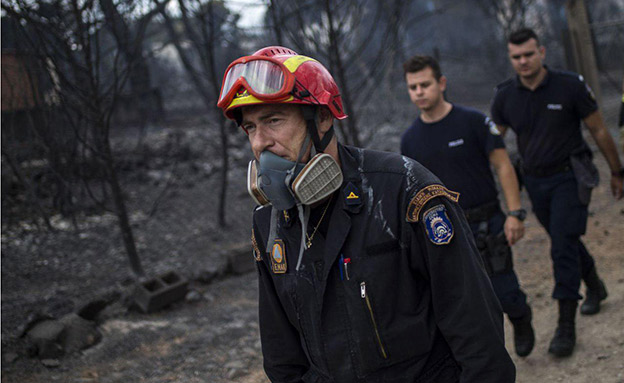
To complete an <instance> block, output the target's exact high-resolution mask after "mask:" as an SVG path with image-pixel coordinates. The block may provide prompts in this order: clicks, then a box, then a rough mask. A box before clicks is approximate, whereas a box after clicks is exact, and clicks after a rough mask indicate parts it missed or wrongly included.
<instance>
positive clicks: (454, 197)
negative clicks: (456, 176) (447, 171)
mask: <svg viewBox="0 0 624 383" xmlns="http://www.w3.org/2000/svg"><path fill="white" fill-rule="evenodd" d="M439 196H443V197H446V198H448V199H450V200H451V201H453V202H457V201H459V193H457V192H454V191H451V190H448V189H447V188H445V187H444V186H442V185H429V186H427V187H425V188H423V189H422V190H420V191H419V192H418V193H417V194H416V195H415V196H414V198H412V200H411V201H410V203H409V206H408V207H407V215H406V216H405V220H406V221H407V222H418V219H419V218H418V217H419V215H420V211H421V210H422V208H423V207H425V205H426V204H427V202H429V200H431V199H432V198H435V197H439Z"/></svg>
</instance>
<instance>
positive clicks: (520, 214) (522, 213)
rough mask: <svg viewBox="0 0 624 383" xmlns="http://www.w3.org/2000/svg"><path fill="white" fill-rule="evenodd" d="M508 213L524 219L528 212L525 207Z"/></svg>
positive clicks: (521, 219)
mask: <svg viewBox="0 0 624 383" xmlns="http://www.w3.org/2000/svg"><path fill="white" fill-rule="evenodd" d="M507 215H510V216H512V217H516V218H518V219H519V220H520V221H524V220H525V219H526V216H527V212H526V210H524V209H518V210H512V211H510V212H509V213H507Z"/></svg>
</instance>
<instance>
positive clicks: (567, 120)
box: [492, 68, 598, 300]
mask: <svg viewBox="0 0 624 383" xmlns="http://www.w3.org/2000/svg"><path fill="white" fill-rule="evenodd" d="M597 109H598V106H597V104H596V101H595V99H594V96H593V94H592V92H591V89H590V88H589V87H588V86H587V84H585V82H584V81H583V78H582V77H581V76H579V75H578V74H575V73H571V72H561V71H555V70H551V69H548V68H547V73H546V77H544V80H543V81H542V83H541V84H540V85H539V86H538V87H537V88H536V89H535V90H533V91H531V90H530V89H528V88H526V87H524V86H523V85H522V83H521V82H520V80H519V79H517V78H513V79H510V80H508V81H506V82H503V83H502V84H500V85H498V86H497V88H496V95H495V96H494V100H493V102H492V119H493V120H494V122H495V123H496V124H498V125H502V126H509V127H511V129H512V130H513V131H514V132H515V133H516V135H517V136H518V149H519V152H520V155H521V157H522V160H523V169H524V173H525V175H524V182H525V185H526V188H527V191H528V192H529V197H530V198H531V202H532V204H533V210H534V212H535V215H536V216H537V218H538V219H539V221H540V223H541V224H542V225H543V226H544V228H545V229H546V231H547V232H548V234H549V235H550V238H551V241H552V246H551V257H552V260H553V264H554V274H555V288H554V291H553V298H555V299H559V300H568V299H571V300H576V299H580V298H581V296H580V295H579V292H578V291H579V287H580V281H581V277H583V278H585V277H586V276H587V274H588V273H589V272H590V271H591V269H592V268H593V267H594V260H593V259H592V257H591V255H590V254H589V253H588V252H587V249H586V248H585V246H584V245H583V243H582V242H581V240H580V237H581V235H583V234H584V233H585V228H586V225H587V206H588V204H589V196H590V194H589V192H590V191H591V189H590V188H591V186H592V185H586V184H585V182H586V181H587V179H591V178H593V179H595V181H596V182H597V171H596V169H595V167H593V165H592V163H591V151H590V150H589V147H588V146H587V143H586V142H585V140H584V139H583V136H582V133H581V125H580V124H581V120H582V119H584V118H585V117H587V116H589V115H590V114H591V113H593V112H595V111H596V110H597ZM581 173H586V174H585V175H582V176H581ZM575 174H576V177H575ZM588 176H589V177H588ZM577 177H578V179H579V180H582V181H583V182H579V181H578V180H577ZM593 186H595V185H593Z"/></svg>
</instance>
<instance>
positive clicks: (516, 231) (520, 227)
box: [505, 189, 621, 246]
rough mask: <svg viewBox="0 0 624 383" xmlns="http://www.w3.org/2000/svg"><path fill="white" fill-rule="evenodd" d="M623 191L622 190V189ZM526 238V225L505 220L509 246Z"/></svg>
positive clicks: (510, 219) (512, 220)
mask: <svg viewBox="0 0 624 383" xmlns="http://www.w3.org/2000/svg"><path fill="white" fill-rule="evenodd" d="M620 191H621V189H620ZM523 236H524V224H523V223H522V221H520V220H519V219H518V218H516V217H512V216H508V217H507V219H506V220H505V237H506V238H507V242H508V243H509V246H511V245H513V244H514V243H516V242H518V241H519V240H520V238H522V237H523Z"/></svg>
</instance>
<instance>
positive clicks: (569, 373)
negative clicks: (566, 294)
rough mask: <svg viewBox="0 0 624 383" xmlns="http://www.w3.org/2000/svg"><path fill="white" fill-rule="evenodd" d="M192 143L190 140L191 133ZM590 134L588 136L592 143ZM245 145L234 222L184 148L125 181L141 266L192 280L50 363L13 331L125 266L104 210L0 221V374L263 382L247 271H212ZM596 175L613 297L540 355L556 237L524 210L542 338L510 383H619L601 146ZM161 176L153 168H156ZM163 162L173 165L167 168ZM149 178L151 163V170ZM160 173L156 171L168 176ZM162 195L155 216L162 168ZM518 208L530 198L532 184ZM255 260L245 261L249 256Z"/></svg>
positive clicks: (612, 226) (229, 234)
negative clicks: (569, 337)
mask: <svg viewBox="0 0 624 383" xmlns="http://www.w3.org/2000/svg"><path fill="white" fill-rule="evenodd" d="M189 142H190V144H189V145H191V150H190V152H191V153H195V152H196V151H200V150H201V148H195V149H193V147H192V144H193V143H195V144H198V143H199V142H205V141H200V140H197V139H190V141H189ZM590 142H592V141H591V140H590ZM242 156H243V154H241V155H239V158H238V159H236V158H235V162H236V161H238V163H239V165H243V166H238V167H237V168H236V170H234V171H232V174H231V178H230V181H231V182H230V192H229V194H228V218H229V225H228V226H227V227H220V226H219V225H218V224H217V222H216V221H215V219H214V217H215V216H216V195H217V191H218V176H217V174H216V170H215V169H214V168H213V166H214V164H215V163H216V162H214V161H213V162H210V161H209V160H207V159H205V158H202V157H193V156H191V159H190V160H188V159H187V160H185V161H183V162H180V163H178V164H177V165H176V168H175V169H174V168H173V165H172V163H163V164H161V166H158V167H156V166H154V167H152V168H151V169H148V170H151V171H152V173H149V174H150V175H148V176H146V177H143V178H137V179H134V180H133V179H130V178H132V177H130V176H127V177H128V178H127V179H126V180H125V182H126V186H130V188H127V189H126V190H128V192H129V193H130V197H131V198H130V199H131V201H132V203H131V212H132V217H133V219H132V222H133V227H134V228H135V235H136V237H137V242H138V246H139V251H140V254H141V259H142V262H143V266H144V267H145V269H146V273H147V274H148V276H149V275H157V274H160V273H163V272H165V271H169V270H175V271H176V272H178V273H179V274H181V275H183V276H184V277H186V278H188V279H189V280H190V285H189V287H190V289H191V291H192V292H193V293H192V294H190V295H189V296H188V299H187V300H184V301H181V302H179V303H176V304H174V305H172V306H170V307H168V308H166V309H164V310H162V311H159V312H156V313H153V314H142V313H139V312H137V311H135V310H128V309H127V308H126V306H124V305H123V304H122V303H123V299H121V300H118V301H117V302H116V303H114V304H112V305H111V306H109V307H108V308H107V309H106V310H105V311H104V312H102V314H101V315H100V317H99V318H100V322H99V324H98V328H99V331H100V332H101V334H102V339H101V341H100V342H99V343H98V344H96V345H95V346H93V347H91V348H89V349H86V350H84V351H82V352H79V353H75V354H71V355H66V356H64V357H63V358H61V359H59V362H60V363H59V365H58V366H57V367H52V368H49V367H45V366H44V365H43V364H42V363H41V361H40V360H39V359H37V358H33V357H29V356H28V352H27V350H26V346H25V340H24V338H19V337H18V335H19V333H20V330H21V327H23V326H24V325H25V323H26V321H27V319H26V318H27V317H28V315H29V313H35V312H40V313H47V314H49V315H51V316H54V317H60V316H61V315H64V314H66V313H69V312H72V311H75V310H77V309H78V308H79V307H80V306H81V305H82V304H84V303H85V302H88V301H90V300H93V299H95V298H97V297H99V296H102V295H103V294H105V293H107V292H110V291H113V290H115V291H120V292H122V293H123V292H124V291H127V290H128V289H129V288H131V287H132V286H133V283H134V282H133V279H132V273H131V272H130V269H129V267H128V262H127V259H126V256H125V253H124V252H123V248H122V246H121V240H120V236H119V234H118V230H117V226H116V225H115V218H114V217H113V216H112V215H108V214H107V215H97V216H91V217H84V219H83V220H82V221H81V222H83V223H82V225H81V226H80V228H79V231H78V232H76V229H75V228H73V227H72V226H71V224H70V223H68V222H66V221H64V220H63V219H61V218H60V217H56V218H55V220H54V222H55V225H56V226H57V228H58V230H57V232H55V233H47V234H42V233H41V232H40V231H37V230H35V229H34V228H31V227H26V226H23V227H21V228H20V229H19V230H17V229H11V230H8V229H6V230H5V228H4V227H3V233H2V358H3V359H2V379H1V380H2V382H3V383H9V382H15V383H18V382H19V383H29V382H33V383H44V382H45V383H47V382H101V383H105V382H150V383H161V382H163V383H164V382H184V383H186V382H189V383H194V382H197V383H225V382H239V383H243V382H244V383H256V382H266V381H267V378H266V376H265V375H264V373H263V371H262V355H261V350H260V342H259V335H258V324H257V301H256V299H257V286H256V275H255V272H253V271H252V272H250V273H247V274H243V275H224V276H221V277H219V276H217V278H214V279H213V278H212V277H213V275H214V273H217V274H218V273H219V272H220V271H223V270H224V269H225V264H226V258H227V255H228V249H230V248H231V246H232V245H233V244H237V243H247V242H248V241H249V230H250V217H251V209H252V204H251V202H250V201H249V198H248V197H247V194H246V190H245V170H244V161H243V159H242V158H240V157H242ZM596 164H597V165H598V167H599V169H600V171H601V177H602V182H601V184H600V186H599V187H598V188H597V189H596V190H595V191H594V195H593V199H592V203H591V205H590V211H591V217H590V219H589V223H588V228H587V234H586V235H585V237H584V241H585V243H586V245H587V247H588V249H589V250H590V252H591V253H592V254H593V255H594V257H595V259H596V262H597V265H598V271H599V274H600V276H601V277H602V278H603V279H604V280H605V282H606V284H607V288H608V290H609V298H608V299H607V300H606V301H605V303H604V304H603V310H602V311H601V313H599V314H598V315H596V316H592V317H584V316H578V317H577V348H576V350H575V352H574V354H573V355H572V356H571V357H570V358H567V359H555V358H553V357H551V356H550V355H548V353H547V347H548V343H549V341H550V338H551V337H552V334H553V332H554V329H555V327H556V318H557V313H556V304H555V303H556V302H554V301H553V300H552V299H551V298H550V294H551V289H552V285H553V281H552V272H551V261H550V257H549V248H550V244H549V241H548V238H547V237H546V234H545V232H544V230H543V229H542V228H541V227H540V226H539V224H538V223H537V220H536V219H535V217H534V216H533V215H529V218H528V219H527V222H526V226H527V232H526V236H525V238H524V239H523V240H522V241H521V242H520V243H519V244H517V245H516V246H514V256H515V265H516V271H517V273H518V275H519V277H520V280H521V284H522V286H523V288H524V289H525V291H526V292H527V294H528V296H529V300H530V303H531V304H532V306H533V311H534V326H535V329H536V334H537V344H536V346H535V349H534V351H533V353H532V354H531V355H530V356H528V357H527V358H524V359H521V358H518V357H516V356H515V355H514V354H513V344H512V340H511V339H512V338H511V327H510V325H509V323H508V322H506V336H507V343H508V349H509V350H510V353H511V354H512V355H513V356H514V361H515V362H516V366H517V369H518V379H517V381H518V382H527V383H528V382H531V383H533V382H571V383H586V382H591V383H597V382H601V383H603V382H604V383H622V382H624V274H623V273H622V270H623V269H624V235H623V233H624V200H623V201H618V202H615V201H614V199H613V197H612V196H611V193H610V190H609V186H608V185H609V183H608V180H609V172H608V167H607V165H606V163H605V162H604V160H603V159H602V157H601V156H600V155H599V154H598V153H597V156H596ZM158 172H160V173H158ZM167 172H169V173H167ZM146 174H147V173H146ZM163 177H164V178H163ZM168 177H173V178H172V179H173V183H172V184H170V185H169V186H168V187H167V189H166V191H165V194H166V197H165V198H162V199H161V200H160V202H159V203H158V206H157V209H156V211H155V212H154V213H153V214H152V215H150V214H149V213H150V212H151V210H152V208H153V202H154V200H155V199H156V197H157V196H158V195H159V193H160V192H154V190H157V191H158V190H164V186H163V185H164V184H166V183H167V182H168V181H167V180H169V179H170V178H168ZM523 199H524V201H523V204H524V206H525V207H529V206H530V204H529V202H528V200H527V197H526V193H523ZM249 262H250V263H251V262H253V259H252V256H251V253H250V255H249Z"/></svg>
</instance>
